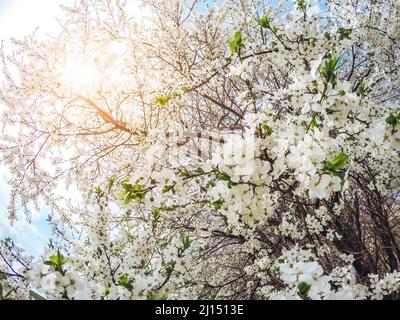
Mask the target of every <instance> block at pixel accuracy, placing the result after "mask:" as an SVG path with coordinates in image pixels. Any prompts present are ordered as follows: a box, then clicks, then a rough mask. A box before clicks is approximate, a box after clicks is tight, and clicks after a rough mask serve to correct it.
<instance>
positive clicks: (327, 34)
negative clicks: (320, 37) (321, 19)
mask: <svg viewBox="0 0 400 320" xmlns="http://www.w3.org/2000/svg"><path fill="white" fill-rule="evenodd" d="M324 38H325V39H326V40H328V41H329V40H331V34H330V33H329V32H325V33H324Z"/></svg>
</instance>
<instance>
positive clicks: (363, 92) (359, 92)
mask: <svg viewBox="0 0 400 320" xmlns="http://www.w3.org/2000/svg"><path fill="white" fill-rule="evenodd" d="M367 91H368V87H367V86H366V85H365V83H364V82H361V83H360V85H359V86H358V89H357V96H359V97H364V96H365V95H366V94H367Z"/></svg>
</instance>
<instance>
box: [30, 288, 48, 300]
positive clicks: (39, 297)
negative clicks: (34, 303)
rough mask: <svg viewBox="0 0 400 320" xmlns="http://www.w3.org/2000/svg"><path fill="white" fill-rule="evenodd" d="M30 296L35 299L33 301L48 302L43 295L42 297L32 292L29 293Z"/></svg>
mask: <svg viewBox="0 0 400 320" xmlns="http://www.w3.org/2000/svg"><path fill="white" fill-rule="evenodd" d="M29 296H30V297H31V298H32V299H33V300H47V299H46V298H45V297H43V296H42V295H40V294H39V293H37V292H35V291H33V290H30V291H29Z"/></svg>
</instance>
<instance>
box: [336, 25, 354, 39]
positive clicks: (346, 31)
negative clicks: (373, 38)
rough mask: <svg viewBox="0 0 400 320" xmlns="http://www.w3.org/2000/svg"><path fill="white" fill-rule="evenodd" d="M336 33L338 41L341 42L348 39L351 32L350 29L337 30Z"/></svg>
mask: <svg viewBox="0 0 400 320" xmlns="http://www.w3.org/2000/svg"><path fill="white" fill-rule="evenodd" d="M338 32H339V34H340V37H339V39H340V40H343V39H350V36H351V32H352V31H351V29H347V28H339V30H338Z"/></svg>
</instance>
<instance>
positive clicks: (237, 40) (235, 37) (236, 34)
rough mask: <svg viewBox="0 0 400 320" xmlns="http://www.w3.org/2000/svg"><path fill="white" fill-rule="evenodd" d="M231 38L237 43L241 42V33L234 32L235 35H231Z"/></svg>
mask: <svg viewBox="0 0 400 320" xmlns="http://www.w3.org/2000/svg"><path fill="white" fill-rule="evenodd" d="M233 40H235V42H236V43H237V44H239V43H241V42H242V33H241V32H236V33H235V36H234V37H233Z"/></svg>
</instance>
